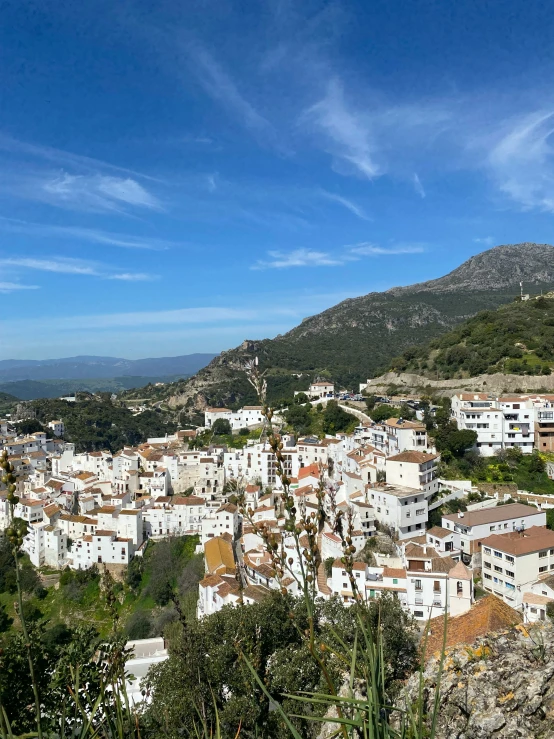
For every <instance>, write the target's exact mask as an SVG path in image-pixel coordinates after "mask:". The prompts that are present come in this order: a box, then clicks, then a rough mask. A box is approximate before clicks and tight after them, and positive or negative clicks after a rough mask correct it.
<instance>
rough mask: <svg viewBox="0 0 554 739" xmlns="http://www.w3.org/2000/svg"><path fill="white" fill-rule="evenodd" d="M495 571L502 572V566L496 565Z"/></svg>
mask: <svg viewBox="0 0 554 739" xmlns="http://www.w3.org/2000/svg"><path fill="white" fill-rule="evenodd" d="M494 571H495V572H502V567H498V565H494Z"/></svg>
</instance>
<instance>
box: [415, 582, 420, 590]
mask: <svg viewBox="0 0 554 739" xmlns="http://www.w3.org/2000/svg"><path fill="white" fill-rule="evenodd" d="M415 589H416V590H421V580H416V581H415Z"/></svg>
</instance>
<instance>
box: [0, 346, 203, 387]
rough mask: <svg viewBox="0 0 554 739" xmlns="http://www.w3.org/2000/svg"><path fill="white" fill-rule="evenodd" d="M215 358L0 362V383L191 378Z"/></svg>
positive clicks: (88, 357)
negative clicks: (115, 378) (169, 377)
mask: <svg viewBox="0 0 554 739" xmlns="http://www.w3.org/2000/svg"><path fill="white" fill-rule="evenodd" d="M216 356H217V355H216V354H212V353H198V352H197V353H194V354H183V355H180V356H176V357H150V358H146V359H123V358H120V357H104V356H94V355H82V356H75V357H62V358H59V359H42V360H41V359H22V360H17V359H3V360H0V383H6V382H17V381H21V380H84V379H91V380H92V379H104V378H112V377H115V376H120V377H124V376H132V377H145V378H150V377H161V376H169V375H192V374H194V373H195V372H198V370H200V369H202V367H204V366H206V365H207V364H208V363H209V362H210V361H212V359H214V357H216Z"/></svg>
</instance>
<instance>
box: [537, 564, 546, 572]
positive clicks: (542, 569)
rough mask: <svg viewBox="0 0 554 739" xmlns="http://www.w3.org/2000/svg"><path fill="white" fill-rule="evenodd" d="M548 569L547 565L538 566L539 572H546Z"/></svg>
mask: <svg viewBox="0 0 554 739" xmlns="http://www.w3.org/2000/svg"><path fill="white" fill-rule="evenodd" d="M547 570H548V567H547V566H546V565H545V566H544V567H539V572H546V571H547Z"/></svg>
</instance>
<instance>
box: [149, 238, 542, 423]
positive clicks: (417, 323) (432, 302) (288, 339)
mask: <svg viewBox="0 0 554 739" xmlns="http://www.w3.org/2000/svg"><path fill="white" fill-rule="evenodd" d="M520 282H523V285H524V289H525V290H527V291H530V292H535V293H536V292H538V291H540V290H541V289H543V288H544V289H550V288H551V287H552V286H554V248H553V247H552V246H550V245H548V244H527V243H526V244H516V245H509V246H499V247H496V248H494V249H490V250H488V251H486V252H483V253H482V254H478V255H477V256H475V257H472V258H471V259H469V260H468V261H467V262H464V264H462V265H461V266H460V267H458V268H457V269H455V270H454V271H453V272H451V273H450V274H448V275H446V276H444V277H441V278H438V279H436V280H431V281H429V282H423V283H419V284H416V285H411V286H409V287H398V288H392V289H391V290H387V291H386V292H382V293H369V294H368V295H365V296H362V297H360V298H354V299H350V300H345V301H344V302H342V303H340V304H339V305H336V306H334V307H333V308H330V309H328V310H326V311H324V312H323V313H320V314H319V315H317V316H313V317H311V318H307V319H305V320H304V321H302V323H301V324H300V325H299V326H297V327H296V328H294V329H292V330H291V331H289V332H288V333H286V334H284V335H283V336H277V337H276V338H275V339H271V340H270V339H264V340H260V341H254V340H252V341H250V340H248V341H244V342H243V343H242V344H241V345H240V346H239V347H237V348H236V349H232V350H230V351H228V352H223V353H222V354H221V355H220V356H219V357H216V358H215V359H214V360H213V361H212V362H210V364H209V365H208V366H207V367H205V368H204V369H202V370H200V372H198V373H197V375H195V376H194V377H192V378H191V379H190V380H188V381H184V382H180V383H177V384H174V385H170V386H167V387H166V388H164V389H163V392H161V393H159V396H158V399H159V400H162V399H165V400H167V402H168V403H169V405H170V406H171V407H173V408H179V409H184V410H185V412H186V413H187V414H189V416H190V417H194V415H195V414H197V413H198V411H201V410H202V409H203V408H204V407H205V406H206V405H230V406H231V407H233V406H238V405H240V404H242V403H245V402H252V400H253V392H252V390H251V388H250V387H249V385H248V383H247V382H246V380H245V378H244V376H243V373H242V367H243V366H244V363H245V362H246V361H248V360H251V359H252V358H253V357H255V356H258V357H259V360H260V363H261V365H262V366H263V367H265V368H270V372H269V375H268V392H269V397H270V399H271V400H274V399H279V398H282V397H286V396H287V395H290V390H291V389H292V388H293V386H294V385H295V384H298V385H299V387H297V388H296V387H295V388H294V389H306V388H307V384H308V381H309V378H310V377H325V378H329V379H332V380H334V381H335V382H337V383H338V384H339V385H342V386H345V387H347V388H354V387H355V386H356V385H357V383H358V382H360V381H363V380H365V379H367V378H368V377H371V376H374V375H376V374H379V372H381V371H384V370H385V369H386V368H387V367H388V366H389V364H390V361H391V359H392V358H393V357H394V356H397V355H398V354H399V353H400V352H402V351H404V350H405V349H407V348H408V347H409V346H412V345H413V344H414V343H417V344H418V345H419V344H424V343H426V342H428V341H431V340H432V339H434V338H436V337H438V336H440V335H442V334H444V333H446V332H447V331H449V330H450V329H452V328H453V327H454V326H456V325H457V324H459V323H460V322H462V321H464V320H466V319H467V318H469V317H471V316H473V315H475V313H477V312H478V311H480V310H484V309H487V310H494V309H495V308H496V307H498V306H499V305H502V304H503V303H506V302H509V301H511V300H513V299H514V297H515V296H516V295H518V294H519V292H520ZM300 374H302V375H303V377H302V378H298V377H297V376H298V375H300ZM299 380H300V381H299ZM279 383H281V384H283V383H284V384H285V385H287V388H286V392H285V388H284V387H278V385H279ZM160 396H161V397H160Z"/></svg>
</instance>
